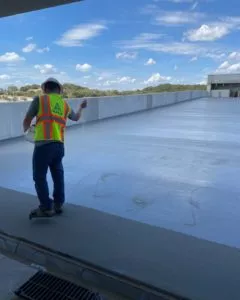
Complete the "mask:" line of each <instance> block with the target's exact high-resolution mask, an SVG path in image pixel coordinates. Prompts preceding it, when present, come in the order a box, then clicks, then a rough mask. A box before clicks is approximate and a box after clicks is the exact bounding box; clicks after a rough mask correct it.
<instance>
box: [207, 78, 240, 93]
mask: <svg viewBox="0 0 240 300" xmlns="http://www.w3.org/2000/svg"><path fill="white" fill-rule="evenodd" d="M207 90H208V91H209V92H210V93H211V96H212V97H220V98H221V97H240V74H214V75H208V83H207Z"/></svg>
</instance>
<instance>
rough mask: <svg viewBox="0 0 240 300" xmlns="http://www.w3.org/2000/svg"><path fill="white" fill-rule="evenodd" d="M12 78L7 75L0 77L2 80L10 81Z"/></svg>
mask: <svg viewBox="0 0 240 300" xmlns="http://www.w3.org/2000/svg"><path fill="white" fill-rule="evenodd" d="M10 78H11V76H9V75H7V74H2V75H0V80H8V79H10Z"/></svg>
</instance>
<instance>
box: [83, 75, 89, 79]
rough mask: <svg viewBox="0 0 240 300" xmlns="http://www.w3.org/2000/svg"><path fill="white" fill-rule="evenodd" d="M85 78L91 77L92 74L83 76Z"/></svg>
mask: <svg viewBox="0 0 240 300" xmlns="http://www.w3.org/2000/svg"><path fill="white" fill-rule="evenodd" d="M83 78H84V79H89V78H91V75H87V76H83Z"/></svg>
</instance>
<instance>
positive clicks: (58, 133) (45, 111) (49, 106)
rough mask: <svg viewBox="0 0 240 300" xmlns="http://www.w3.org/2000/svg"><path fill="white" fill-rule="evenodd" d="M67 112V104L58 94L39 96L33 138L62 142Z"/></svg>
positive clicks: (68, 108)
mask: <svg viewBox="0 0 240 300" xmlns="http://www.w3.org/2000/svg"><path fill="white" fill-rule="evenodd" d="M69 113H70V107H69V105H68V104H67V103H66V102H65V101H64V99H62V97H61V96H60V95H59V94H50V95H43V96H40V97H39V109H38V114H37V116H36V126H35V134H34V140H35V141H36V142H37V141H49V140H53V141H59V142H62V143H64V131H65V127H66V122H67V117H68V115H69Z"/></svg>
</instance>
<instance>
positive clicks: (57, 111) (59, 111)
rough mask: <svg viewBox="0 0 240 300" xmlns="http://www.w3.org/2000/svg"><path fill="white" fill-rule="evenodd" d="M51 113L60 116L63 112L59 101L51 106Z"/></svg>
mask: <svg viewBox="0 0 240 300" xmlns="http://www.w3.org/2000/svg"><path fill="white" fill-rule="evenodd" d="M53 113H54V114H56V115H59V116H62V114H63V112H62V108H61V106H60V105H59V103H56V104H55V106H54V108H53Z"/></svg>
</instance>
